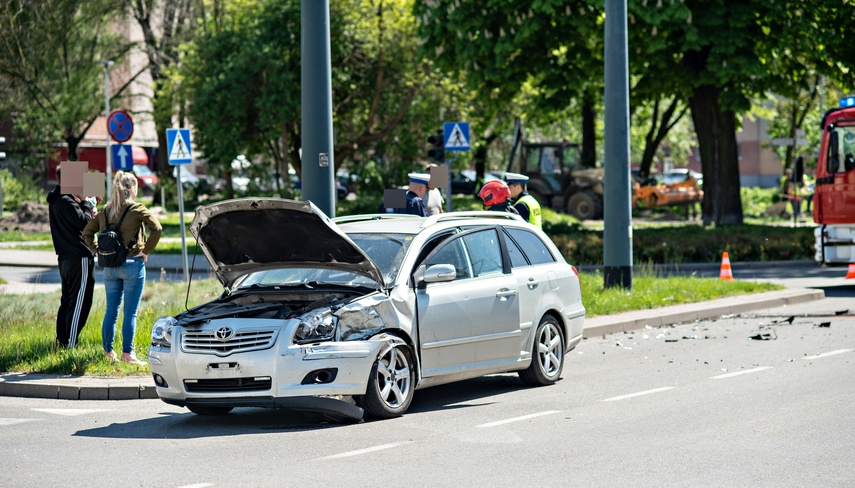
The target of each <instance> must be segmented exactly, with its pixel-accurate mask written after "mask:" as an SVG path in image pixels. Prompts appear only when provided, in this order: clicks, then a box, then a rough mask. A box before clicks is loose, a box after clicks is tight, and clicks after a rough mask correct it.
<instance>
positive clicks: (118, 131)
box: [107, 110, 134, 143]
mask: <svg viewBox="0 0 855 488" xmlns="http://www.w3.org/2000/svg"><path fill="white" fill-rule="evenodd" d="M107 133H109V134H110V137H112V138H113V140H114V141H116V142H120V143H121V142H127V141H128V140H130V138H131V136H132V135H134V121H133V119H131V114H129V113H127V112H126V111H124V110H113V111H112V112H110V115H109V116H108V117H107Z"/></svg>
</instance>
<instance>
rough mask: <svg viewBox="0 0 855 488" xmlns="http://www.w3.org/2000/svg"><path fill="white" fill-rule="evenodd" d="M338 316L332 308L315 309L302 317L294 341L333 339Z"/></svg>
mask: <svg viewBox="0 0 855 488" xmlns="http://www.w3.org/2000/svg"><path fill="white" fill-rule="evenodd" d="M335 324H336V318H335V316H333V314H332V310H330V309H328V308H327V309H323V310H314V311H312V312H309V313H307V314H306V315H303V316H302V317H300V324H299V325H298V326H297V331H296V332H295V333H294V342H306V341H318V340H326V339H331V338H332V335H333V331H334V330H335Z"/></svg>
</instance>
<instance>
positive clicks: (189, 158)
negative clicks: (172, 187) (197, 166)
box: [166, 129, 193, 165]
mask: <svg viewBox="0 0 855 488" xmlns="http://www.w3.org/2000/svg"><path fill="white" fill-rule="evenodd" d="M166 149H167V151H168V152H169V157H168V159H169V164H171V165H176V164H190V163H192V162H193V153H192V149H191V146H190V129H166Z"/></svg>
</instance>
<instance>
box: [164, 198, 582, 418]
mask: <svg viewBox="0 0 855 488" xmlns="http://www.w3.org/2000/svg"><path fill="white" fill-rule="evenodd" d="M190 230H191V232H192V233H193V235H194V236H195V237H196V239H197V241H198V243H199V245H200V246H201V248H202V250H203V252H204V253H205V256H206V257H207V258H208V260H209V261H210V263H211V265H212V267H213V269H214V271H215V272H216V275H217V277H218V278H219V280H220V281H221V282H222V284H223V286H224V287H225V288H224V292H223V294H222V295H221V296H220V297H219V298H217V299H215V300H213V301H211V302H208V303H205V304H202V305H199V306H196V307H194V308H192V309H190V310H187V311H185V312H183V313H181V314H179V315H177V316H175V317H161V318H160V319H158V320H157V321H156V322H155V324H154V325H153V327H152V333H151V336H152V337H151V340H152V345H151V348H150V349H149V354H148V358H149V362H150V364H151V371H152V374H153V376H154V381H155V384H156V387H157V393H158V395H159V396H160V398H161V400H163V401H165V402H167V403H169V404H172V405H178V406H185V407H187V408H189V409H190V410H191V411H192V412H195V413H197V414H200V415H219V414H226V413H228V412H229V411H231V410H232V409H233V408H235V407H244V406H250V407H279V408H287V409H292V410H302V411H315V412H320V413H322V414H324V415H325V416H326V417H327V418H331V419H335V420H339V421H359V420H361V419H362V418H363V416H366V417H368V418H391V417H396V416H400V415H402V414H403V413H404V412H406V410H407V408H408V407H409V406H410V403H411V402H412V399H413V394H414V392H415V390H417V389H421V388H425V387H428V386H434V385H439V384H444V383H450V382H453V381H459V380H464V379H469V378H474V377H477V376H482V375H486V374H494V373H504V372H509V371H517V372H519V377H520V379H521V380H522V382H523V383H525V384H527V385H550V384H552V383H555V382H556V381H557V380H558V378H559V377H560V376H561V372H562V369H563V367H564V360H565V355H566V353H567V352H568V351H570V350H571V349H573V348H574V347H575V346H576V345H577V344H578V343H579V341H580V340H581V339H582V325H583V321H584V317H585V307H584V306H583V305H582V299H581V293H580V289H579V276H578V272H577V271H576V268H575V267H573V266H571V265H569V264H567V263H566V262H565V260H564V258H563V257H562V256H561V254H560V253H559V251H558V249H556V247H555V246H554V245H553V244H552V242H551V241H550V240H549V238H548V237H547V236H546V235H545V234H544V233H543V232H541V231H540V230H539V229H537V228H535V227H534V226H532V225H530V224H528V223H526V222H524V221H523V220H522V219H520V218H519V216H516V215H512V214H509V213H500V212H449V213H444V214H440V215H436V216H432V217H427V218H424V217H416V216H410V215H395V214H382V215H360V216H353V217H343V218H339V219H333V220H331V219H329V218H328V217H327V216H326V215H324V213H323V212H321V211H320V210H319V209H318V208H317V207H315V206H314V205H313V204H312V203H311V202H299V201H292V200H284V199H277V198H244V199H237V200H228V201H224V202H220V203H216V204H211V205H207V206H202V207H199V208H197V209H196V216H195V219H194V220H193V224H192V225H191V227H190Z"/></svg>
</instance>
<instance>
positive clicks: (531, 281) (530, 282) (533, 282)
mask: <svg viewBox="0 0 855 488" xmlns="http://www.w3.org/2000/svg"><path fill="white" fill-rule="evenodd" d="M538 284H539V281H537V280H536V279H534V278H529V279H528V283H527V285H528V289H529V290H534V289H535V288H537V285H538Z"/></svg>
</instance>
